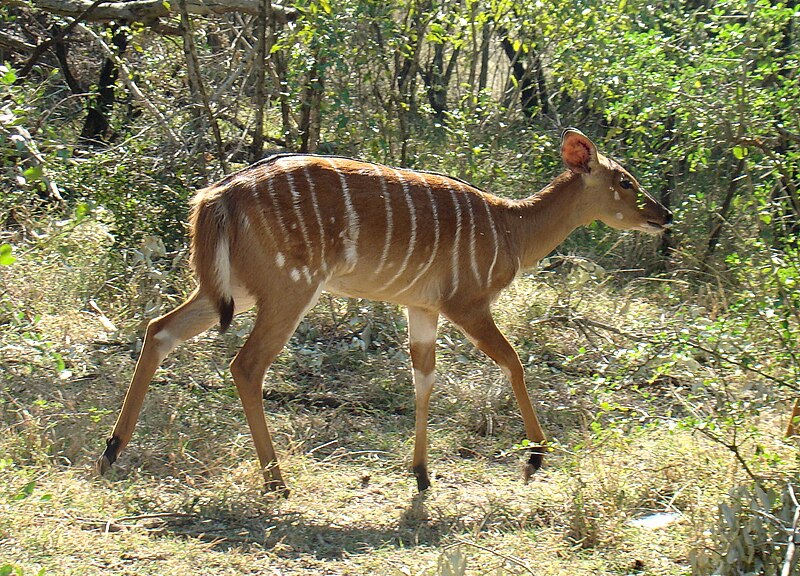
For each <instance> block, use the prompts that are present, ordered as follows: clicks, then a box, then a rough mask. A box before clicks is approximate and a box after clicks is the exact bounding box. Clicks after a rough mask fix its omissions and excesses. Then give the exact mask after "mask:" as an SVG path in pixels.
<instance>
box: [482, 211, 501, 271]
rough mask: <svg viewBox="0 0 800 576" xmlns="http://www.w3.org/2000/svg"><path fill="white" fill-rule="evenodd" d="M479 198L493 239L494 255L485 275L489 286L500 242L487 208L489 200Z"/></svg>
mask: <svg viewBox="0 0 800 576" xmlns="http://www.w3.org/2000/svg"><path fill="white" fill-rule="evenodd" d="M481 200H483V207H484V208H486V221H487V222H489V227H490V228H491V229H492V239H493V240H494V257H493V258H492V263H491V265H490V266H489V273H488V274H487V275H486V285H487V286H489V285H490V284H491V283H492V273H493V272H494V265H495V264H496V263H497V255H498V253H499V251H500V243H499V242H498V241H497V228H496V227H495V225H494V217H493V216H492V211H491V209H490V208H489V202H488V201H487V200H486V198H484V197H483V196H481Z"/></svg>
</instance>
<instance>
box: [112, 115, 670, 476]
mask: <svg viewBox="0 0 800 576" xmlns="http://www.w3.org/2000/svg"><path fill="white" fill-rule="evenodd" d="M561 157H562V158H563V160H564V163H565V164H566V166H567V168H568V170H567V171H566V172H564V173H563V174H561V175H560V176H558V177H557V178H556V179H555V180H553V182H551V183H550V184H548V185H547V186H546V187H545V188H544V189H543V190H542V191H541V192H539V193H538V194H536V195H534V196H531V197H530V198H527V199H525V200H519V201H517V200H506V199H504V198H498V197H497V196H493V195H491V194H488V193H486V192H483V191H481V190H478V189H477V188H474V187H472V186H470V185H469V184H467V183H465V182H462V181H461V180H457V179H455V178H448V177H447V176H442V175H440V174H432V173H426V172H415V171H412V170H401V169H396V168H388V167H386V166H380V165H377V164H370V163H366V162H358V161H356V160H350V159H346V158H338V157H324V156H308V155H292V154H285V155H278V156H274V157H271V158H268V159H266V160H263V161H261V162H258V163H256V164H254V165H253V166H250V167H249V168H245V169H244V170H241V171H240V172H237V173H235V174H232V175H230V176H228V177H226V178H225V179H223V180H222V181H221V182H219V183H217V184H214V185H213V186H210V187H208V188H205V189H203V190H200V192H198V194H197V196H196V198H195V199H194V203H193V210H192V215H191V245H192V263H193V266H194V269H195V271H196V273H197V277H198V280H199V284H198V286H197V288H196V289H195V291H194V292H193V293H192V294H191V296H190V297H189V299H188V300H187V301H186V302H184V303H183V304H182V305H181V306H179V307H178V308H177V309H175V310H173V311H172V312H170V313H169V314H166V315H165V316H162V317H161V318H157V319H155V320H153V321H151V322H150V324H149V325H148V327H147V333H146V335H145V339H144V346H143V348H142V352H141V356H140V358H139V361H138V363H137V364H136V370H135V372H134V374H133V380H132V381H131V384H130V388H129V389H128V393H127V395H126V396H125V401H124V403H123V405H122V412H121V413H120V415H119V418H118V420H117V423H116V425H115V426H114V431H113V433H112V435H111V438H110V439H109V440H108V441H107V447H106V450H105V453H104V454H103V455H102V456H101V458H100V459H99V460H98V463H97V467H98V470H99V472H100V473H101V474H102V473H104V472H105V471H106V470H107V469H108V468H109V467H110V466H111V465H112V464H113V463H114V461H115V460H116V459H117V457H118V456H119V453H120V452H121V451H122V449H123V448H125V446H126V445H127V444H128V441H129V440H130V439H131V434H132V433H133V429H134V426H135V424H136V420H137V418H138V415H139V411H140V410H141V407H142V401H143V399H144V395H145V393H146V392H147V388H148V386H149V383H150V380H151V378H152V377H153V373H154V372H155V370H156V368H157V367H158V365H159V364H160V363H161V361H162V360H163V359H164V358H165V357H166V356H167V354H169V352H170V351H171V350H172V349H174V348H175V347H176V346H177V345H178V344H180V343H181V342H183V341H184V340H186V339H188V338H191V337H193V336H195V335H197V334H200V333H201V332H203V331H205V330H207V329H208V328H210V327H211V326H212V325H214V324H215V323H216V322H217V321H219V323H220V326H221V329H222V330H225V329H226V328H227V327H228V326H229V325H230V323H231V320H232V318H233V316H234V314H235V313H237V312H239V311H242V310H247V309H248V308H250V307H252V306H254V305H255V306H256V307H257V308H258V313H257V316H256V320H255V324H254V326H253V331H252V333H251V334H250V337H249V338H248V339H247V342H246V343H245V344H244V346H243V347H242V349H241V350H240V351H239V353H238V354H237V355H236V358H235V359H234V360H233V362H232V363H231V372H232V373H233V378H234V381H235V383H236V388H237V390H238V392H239V396H240V397H241V400H242V404H243V406H244V412H245V415H246V417H247V422H248V424H249V426H250V432H251V433H252V436H253V442H254V443H255V447H256V452H257V453H258V459H259V461H260V463H261V468H262V471H263V474H264V479H265V482H266V485H267V487H268V488H269V489H277V490H282V491H285V490H286V486H285V484H284V482H283V478H282V476H281V471H280V468H279V466H278V463H277V460H276V457H275V450H274V448H273V446H272V440H271V438H270V433H269V430H268V428H267V422H266V419H265V417H264V408H263V400H262V389H261V388H262V383H263V379H264V374H265V372H266V370H267V367H268V366H269V365H270V363H271V362H272V361H273V360H274V359H275V357H276V356H277V355H278V353H279V352H280V350H281V349H282V348H283V346H284V345H285V344H286V342H287V341H288V340H289V338H290V336H291V335H292V333H293V332H294V330H295V328H296V327H297V325H298V323H299V322H300V320H301V319H302V318H303V316H304V315H305V314H306V312H308V310H309V309H310V308H311V307H312V306H313V305H314V304H315V303H316V301H317V299H318V298H319V295H320V292H322V290H327V291H328V292H331V293H333V294H338V295H343V296H351V297H358V298H369V299H372V300H383V301H387V302H393V303H396V304H402V305H404V306H406V307H407V308H408V335H409V345H410V349H411V364H412V367H413V375H414V390H415V394H416V438H415V446H414V458H413V462H412V470H413V472H414V474H415V475H416V479H417V487H418V488H419V490H420V491H422V490H425V489H427V488H428V486H430V480H429V477H428V464H427V418H428V404H429V401H430V396H431V391H432V389H433V383H434V346H435V342H436V327H437V323H438V320H439V316H440V315H443V316H445V317H446V318H448V319H449V320H450V321H451V322H452V323H453V324H455V325H456V326H458V327H459V328H460V329H461V330H462V331H463V332H464V334H465V335H466V336H467V337H468V338H469V339H470V340H471V341H472V342H473V343H474V344H475V345H476V346H477V347H478V348H480V349H481V350H483V351H484V352H485V353H486V354H487V355H488V356H489V357H490V358H491V359H492V360H494V361H495V362H496V363H497V364H498V365H499V366H500V368H502V370H503V372H504V373H505V374H506V376H507V377H508V378H509V379H510V381H511V386H512V387H513V390H514V395H515V396H516V399H517V402H518V403H519V407H520V410H521V412H522V419H523V421H524V423H525V432H526V435H527V438H528V440H529V441H530V442H531V443H532V444H533V446H534V448H533V449H532V450H531V453H530V454H529V459H528V463H527V465H526V467H525V477H526V478H527V477H529V476H530V475H531V474H532V473H533V472H534V471H535V470H536V469H538V468H539V466H540V465H541V461H542V453H543V450H542V449H541V447H542V446H543V444H544V442H545V435H544V432H543V431H542V428H541V426H540V425H539V421H538V419H537V417H536V412H535V411H534V409H533V407H532V406H531V402H530V400H529V398H528V392H527V390H526V387H525V377H524V372H523V369H522V364H520V361H519V357H518V356H517V354H516V352H515V351H514V349H513V348H512V347H511V345H510V344H509V343H508V340H506V339H505V337H504V336H503V334H502V333H501V332H500V331H499V330H498V329H497V326H496V325H495V323H494V320H493V319H492V314H491V311H490V308H491V304H492V302H493V301H494V300H495V299H496V298H497V296H498V294H499V293H500V291H501V290H502V289H503V288H505V287H506V286H508V285H509V284H510V283H511V281H512V280H513V279H514V278H515V277H516V276H517V275H518V274H519V273H520V272H521V271H523V270H527V269H529V268H532V267H534V266H535V265H536V263H537V261H538V260H540V259H541V258H543V257H544V256H546V255H547V254H548V253H549V252H550V251H551V250H553V249H554V248H555V247H556V246H558V244H560V243H561V242H562V241H563V240H564V239H565V238H566V237H567V235H569V234H570V232H572V230H574V229H575V228H577V227H578V226H581V225H585V224H588V223H590V222H592V221H594V220H600V221H602V222H604V223H606V224H608V225H609V226H611V227H613V228H618V229H622V230H641V231H643V232H650V233H657V232H661V231H663V230H664V229H665V228H666V227H667V226H669V224H670V222H671V220H672V214H671V213H670V212H669V210H667V209H666V208H664V206H662V205H661V204H659V203H658V202H656V201H655V200H654V199H653V198H652V197H650V196H649V195H648V194H647V193H646V192H645V191H644V190H643V189H642V188H641V187H640V186H639V184H638V183H637V181H636V179H635V178H634V177H633V176H631V175H630V173H628V172H627V171H626V170H625V169H624V168H622V166H620V165H619V164H617V163H616V162H615V161H613V160H611V159H610V158H606V157H605V156H602V155H601V154H599V153H598V152H597V149H596V147H595V145H594V144H593V143H592V141H591V140H589V139H588V138H587V137H586V136H584V135H583V134H582V133H581V132H578V131H577V130H567V131H566V132H564V135H563V139H562V144H561Z"/></svg>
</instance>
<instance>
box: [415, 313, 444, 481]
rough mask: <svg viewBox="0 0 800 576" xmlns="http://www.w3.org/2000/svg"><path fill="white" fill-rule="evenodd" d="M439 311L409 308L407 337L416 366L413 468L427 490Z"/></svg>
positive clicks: (418, 479)
mask: <svg viewBox="0 0 800 576" xmlns="http://www.w3.org/2000/svg"><path fill="white" fill-rule="evenodd" d="M438 321H439V314H438V313H437V312H431V311H429V310H425V309H423V308H409V309H408V340H409V348H410V349H411V365H412V367H413V369H414V396H415V401H416V409H415V418H416V423H415V435H414V459H413V461H412V463H411V470H412V472H414V476H416V477H417V489H418V490H419V491H420V492H423V491H425V490H427V489H428V488H429V487H430V485H431V481H430V477H429V476H428V408H429V406H430V401H431V392H433V384H434V380H435V379H436V375H435V372H434V369H435V365H436V351H435V347H436V325H437V323H438Z"/></svg>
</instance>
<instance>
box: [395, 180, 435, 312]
mask: <svg viewBox="0 0 800 576" xmlns="http://www.w3.org/2000/svg"><path fill="white" fill-rule="evenodd" d="M422 182H423V184H424V185H425V190H426V191H427V192H428V198H430V201H431V210H432V211H433V249H432V250H431V255H430V256H428V260H427V261H426V262H425V263H424V264H423V265H422V266H420V267H419V272H418V273H417V275H416V277H415V278H414V279H413V280H412V281H411V282H409V283H408V284H407V285H406V287H405V288H403V289H402V290H400V292H398V293H397V294H395V296H397V295H398V294H402V293H403V292H405V291H406V290H409V289H410V288H411V287H412V286H414V284H416V283H417V281H418V280H419V279H420V278H422V277H423V276H424V275H425V273H426V272H427V271H428V269H429V268H430V267H431V266H432V265H433V262H434V260H436V254H437V252H438V251H439V236H440V234H441V231H440V228H439V210H438V208H437V206H436V198H434V196H433V191H431V186H430V184H428V178H427V177H426V176H425V175H422Z"/></svg>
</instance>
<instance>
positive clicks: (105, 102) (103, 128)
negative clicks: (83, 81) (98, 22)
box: [65, 25, 128, 148]
mask: <svg viewBox="0 0 800 576" xmlns="http://www.w3.org/2000/svg"><path fill="white" fill-rule="evenodd" d="M111 30H112V36H111V42H112V44H113V45H114V47H115V48H116V50H115V53H116V55H117V56H121V55H122V54H124V53H125V50H126V49H127V47H128V34H127V32H126V31H123V30H120V29H119V27H118V26H116V25H114V26H112V27H111ZM65 57H66V54H65ZM118 77H119V69H118V68H117V66H116V64H115V62H114V60H113V59H112V58H106V59H105V60H104V61H103V65H102V67H101V69H100V78H99V79H98V81H97V94H96V95H93V96H90V97H89V99H88V102H87V105H86V120H85V121H84V124H83V129H82V130H81V134H80V136H79V138H78V143H79V145H84V146H87V147H89V148H91V147H93V146H97V145H98V144H100V145H104V144H105V143H107V142H108V141H109V139H110V138H111V136H112V135H111V124H110V123H109V121H108V117H107V116H108V114H110V113H111V110H112V109H113V107H114V102H115V94H114V84H115V83H116V81H117V78H118Z"/></svg>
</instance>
